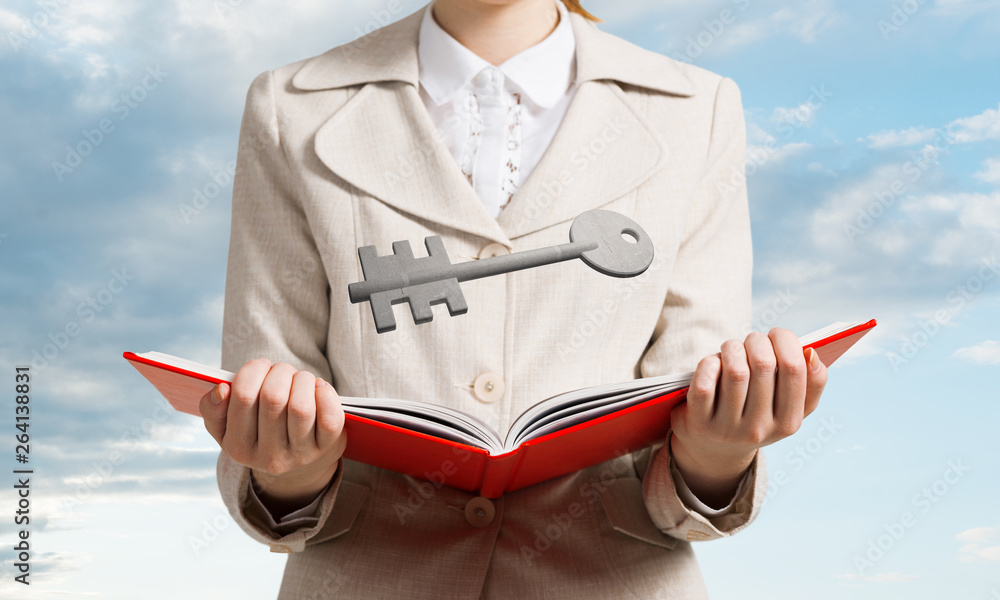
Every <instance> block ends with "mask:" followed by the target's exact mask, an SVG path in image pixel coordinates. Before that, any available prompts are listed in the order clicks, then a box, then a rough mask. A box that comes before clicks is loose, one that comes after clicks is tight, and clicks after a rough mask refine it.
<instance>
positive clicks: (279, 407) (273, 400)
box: [257, 363, 296, 457]
mask: <svg viewBox="0 0 1000 600" xmlns="http://www.w3.org/2000/svg"><path fill="white" fill-rule="evenodd" d="M295 372H296V369H295V367H293V366H292V365H290V364H288V363H276V364H273V365H271V368H270V370H268V372H267V376H266V377H265V378H264V383H263V384H261V386H260V396H259V397H258V405H257V432H258V440H257V451H258V452H259V453H260V454H261V455H262V456H272V457H274V456H279V455H281V454H283V453H284V452H286V451H287V450H288V398H289V395H290V394H291V389H292V376H293V375H295Z"/></svg>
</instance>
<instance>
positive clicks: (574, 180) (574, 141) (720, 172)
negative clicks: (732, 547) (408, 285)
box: [218, 7, 766, 599]
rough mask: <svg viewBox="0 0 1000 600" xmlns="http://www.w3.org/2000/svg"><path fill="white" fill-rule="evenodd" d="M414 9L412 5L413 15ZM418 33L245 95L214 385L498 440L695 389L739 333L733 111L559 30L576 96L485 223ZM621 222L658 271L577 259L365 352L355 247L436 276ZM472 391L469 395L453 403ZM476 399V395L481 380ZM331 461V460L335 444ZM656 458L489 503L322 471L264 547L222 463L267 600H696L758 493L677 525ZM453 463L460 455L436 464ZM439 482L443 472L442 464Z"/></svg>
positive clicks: (338, 55) (387, 476) (743, 308)
mask: <svg viewBox="0 0 1000 600" xmlns="http://www.w3.org/2000/svg"><path fill="white" fill-rule="evenodd" d="M425 8H426V7H425ZM423 10H425V9H421V10H419V11H417V12H416V13H414V14H413V15H410V16H408V17H406V18H404V19H402V20H400V21H398V22H397V23H394V24H392V25H389V26H387V27H384V28H382V29H379V30H377V31H375V32H373V33H371V34H369V35H368V36H366V37H364V38H361V39H359V40H356V41H355V42H353V43H351V44H348V45H346V46H341V47H338V48H334V49H333V50H330V51H329V52H327V53H325V54H323V55H320V56H317V57H314V58H311V59H309V60H305V61H302V62H298V63H295V64H291V65H288V66H285V67H281V68H279V69H276V70H274V71H271V72H267V73H264V74H262V75H261V76H259V77H258V78H257V79H256V80H255V81H254V82H253V85H252V86H251V88H250V91H249V94H248V97H247V105H246V112H245V115H244V119H243V124H242V130H241V133H240V148H239V159H238V168H237V173H236V181H235V188H234V196H233V215H232V234H231V240H230V253H229V266H228V274H227V278H226V298H225V318H224V324H223V328H224V338H223V351H222V366H223V367H224V368H226V369H229V370H234V371H235V370H236V369H238V368H239V367H240V366H241V365H242V364H243V363H244V362H246V361H247V360H250V359H251V358H254V357H258V356H264V357H267V358H269V359H271V360H272V361H276V362H277V361H285V362H289V363H291V364H292V365H294V366H296V367H297V368H300V369H308V370H310V371H312V372H313V373H315V374H316V375H318V376H321V377H324V378H327V380H328V381H331V382H333V384H334V386H335V387H336V389H337V390H338V391H339V392H340V393H341V394H342V395H347V396H370V397H387V398H408V399H416V400H421V401H426V402H433V403H439V404H444V405H448V406H451V407H454V408H459V409H462V410H465V411H467V412H470V413H472V414H473V415H475V416H477V417H479V418H480V419H482V420H484V421H486V422H487V423H489V424H491V425H492V426H494V427H495V428H496V429H497V430H499V431H506V429H507V428H508V427H509V426H510V424H511V423H512V421H513V420H514V418H515V417H517V416H518V415H519V414H520V413H521V412H523V411H524V410H525V409H527V408H528V407H529V406H531V405H532V404H534V403H535V402H537V401H539V400H541V399H544V398H546V397H548V396H551V395H553V394H556V393H558V392H562V391H566V390H569V389H574V388H579V387H583V386H589V385H596V384H599V383H607V382H613V381H622V380H628V379H631V378H635V377H639V376H650V375H659V374H664V373H668V372H676V371H687V370H692V369H693V368H694V367H695V365H696V363H697V362H698V360H699V359H700V358H701V357H703V356H705V355H707V354H711V353H713V352H716V351H717V350H718V348H719V345H720V344H721V343H722V341H724V340H725V339H728V338H734V337H735V338H742V333H743V329H744V327H745V326H746V325H747V324H748V323H749V321H750V273H751V245H750V230H749V218H748V209H747V199H746V192H745V186H744V185H743V182H744V180H743V161H744V152H745V130H744V121H743V113H742V109H741V105H740V96H739V91H738V89H737V87H736V85H735V84H734V83H733V82H732V81H731V80H728V79H724V78H722V77H719V76H718V75H714V74H712V73H709V72H707V71H704V70H702V69H699V68H696V67H692V66H688V65H684V64H681V63H677V62H674V61H672V60H670V59H668V58H666V57H664V56H661V55H659V54H655V53H652V52H648V51H646V50H643V49H641V48H639V47H637V46H634V45H632V44H630V43H628V42H625V41H623V40H621V39H619V38H617V37H614V36H612V35H609V34H606V33H602V32H601V31H599V30H598V29H597V28H596V27H595V26H594V25H593V24H591V23H588V22H587V21H585V20H584V19H582V18H581V17H580V16H578V15H576V14H571V15H570V19H571V20H572V26H573V31H574V34H575V36H576V43H577V50H576V52H577V56H576V58H577V80H578V83H579V88H578V90H577V92H576V96H575V98H574V100H573V102H572V104H571V106H570V107H569V111H568V113H567V115H566V117H565V120H564V122H563V123H562V125H561V127H560V128H559V130H558V132H557V133H556V135H555V138H554V139H553V141H552V143H551V145H550V147H549V148H548V150H547V152H546V154H545V155H544V157H543V158H542V160H541V162H540V163H539V164H538V166H537V168H536V170H535V171H534V172H532V173H531V175H530V177H529V178H528V179H527V180H526V181H525V182H524V184H523V186H522V188H521V189H520V190H519V191H518V192H517V194H516V195H515V196H514V197H513V199H512V200H511V202H510V204H509V205H508V206H507V208H506V209H505V210H504V211H503V213H502V214H501V215H500V217H499V218H494V217H493V216H491V215H490V214H488V213H487V211H486V209H485V207H484V206H483V203H482V202H481V201H480V199H479V198H478V197H477V196H476V194H475V193H474V191H473V189H472V187H471V186H470V185H469V183H468V181H467V180H466V179H465V178H464V177H463V175H462V173H461V171H460V169H459V167H458V166H457V165H456V164H455V161H454V159H453V158H452V156H451V155H450V154H449V153H448V150H447V148H446V147H445V146H444V145H443V144H442V143H441V142H440V141H439V139H438V138H437V136H436V133H435V128H434V126H433V124H432V122H431V120H430V118H429V116H428V114H427V112H426V111H425V109H424V106H423V104H422V103H421V100H420V97H419V95H418V79H417V52H416V50H417V33H418V28H419V24H420V19H421V16H422V13H423ZM598 207H600V208H604V209H609V210H614V211H618V212H621V213H623V214H625V215H628V216H629V217H631V218H632V219H634V220H635V221H636V222H638V223H639V224H640V225H641V226H642V227H643V228H644V229H645V230H646V232H647V233H648V234H649V235H650V236H651V238H652V240H653V243H654V246H655V252H656V258H655V260H654V262H653V265H652V267H650V269H649V270H648V271H647V272H646V273H644V274H643V275H641V276H639V277H636V278H634V279H615V278H611V277H606V276H604V275H601V274H599V273H597V272H596V271H594V270H592V269H590V268H589V267H587V266H586V265H584V264H583V263H582V262H580V261H574V262H570V263H561V264H558V265H550V266H545V267H540V268H535V269H530V270H526V271H521V272H517V273H512V274H509V275H504V276H498V277H491V278H487V279H482V280H478V281H473V282H468V283H464V284H462V289H463V291H464V294H465V297H466V300H467V302H468V306H469V310H468V313H467V314H466V315H463V316H457V317H451V316H448V315H447V311H446V310H445V307H444V306H437V307H435V317H434V320H433V322H432V323H430V324H426V325H420V326H416V325H414V324H413V322H412V319H411V318H410V316H409V314H408V310H407V309H406V308H405V307H397V312H396V320H397V323H398V328H397V330H396V331H395V332H392V333H387V334H382V335H378V334H376V333H375V328H374V323H373V320H372V316H371V312H370V308H369V306H368V305H367V304H358V305H353V304H351V303H350V302H349V299H348V293H347V286H348V284H349V283H351V282H354V281H360V280H361V279H362V278H363V277H362V274H361V269H360V265H359V262H358V255H357V248H358V247H359V246H368V245H375V246H376V247H377V248H378V251H379V253H380V254H387V253H389V252H391V245H392V242H394V241H397V240H409V241H410V243H411V244H412V246H413V247H414V250H415V252H416V253H417V255H418V256H419V255H421V253H422V252H423V244H422V241H423V238H424V237H425V236H431V235H440V236H441V237H442V238H443V241H444V245H445V247H446V248H447V250H448V253H449V255H450V257H451V260H452V261H453V262H459V261H468V260H477V259H478V258H480V257H483V256H486V255H491V254H494V253H496V252H516V251H520V250H527V249H531V248H538V247H542V246H549V245H553V244H560V243H565V242H567V241H569V237H568V235H569V227H570V223H571V222H572V220H573V218H574V217H575V216H576V215H578V214H579V213H581V212H583V211H585V210H588V209H593V208H598ZM484 374H485V375H486V377H485V379H491V380H493V381H494V382H495V385H494V386H493V391H492V392H489V393H486V392H484V389H483V387H482V386H481V387H480V388H479V389H478V390H477V389H476V388H475V386H474V383H475V381H476V380H477V378H480V376H483V375H484ZM485 379H481V380H480V381H481V382H482V381H484V380H485ZM347 443H348V444H350V443H351V442H350V439H348V442H347ZM660 446H661V445H658V446H656V447H654V448H651V449H647V450H645V451H643V452H639V453H636V454H634V455H630V454H624V455H622V456H620V457H619V458H617V459H615V460H612V461H609V462H607V463H604V464H601V465H597V466H595V467H593V468H589V469H585V470H583V471H581V472H578V473H575V474H573V475H568V476H565V477H562V478H559V479H556V480H553V481H549V482H547V483H542V484H539V485H536V486H533V487H530V488H527V489H524V490H521V491H518V492H515V493H511V494H507V495H505V496H504V497H502V498H500V499H497V500H495V501H492V502H488V501H485V500H483V499H476V498H475V497H474V496H475V495H474V494H469V493H466V492H461V491H458V490H455V489H451V488H447V487H439V486H436V485H434V484H433V483H428V482H424V481H422V480H419V479H413V478H410V477H406V476H402V475H399V474H396V473H393V472H388V471H384V470H380V469H376V468H373V467H369V466H366V465H362V464H358V463H354V462H353V461H345V462H343V463H342V465H341V468H340V469H339V471H338V475H337V477H336V478H335V480H334V481H333V482H332V484H331V486H330V487H329V489H328V490H327V491H326V492H325V493H324V495H323V497H322V501H321V504H320V508H319V510H318V518H317V517H315V516H314V517H312V518H309V517H303V518H300V519H297V520H293V521H292V522H291V523H289V524H285V525H281V526H278V527H271V526H269V525H268V523H267V518H266V515H265V514H262V510H261V507H260V506H259V505H258V504H256V503H254V502H252V501H250V496H249V495H248V493H249V490H250V479H249V470H248V469H246V468H245V467H242V466H241V465H239V464H236V463H234V462H233V461H232V460H230V459H229V458H228V457H227V456H225V455H224V454H223V455H221V456H220V457H219V463H218V476H219V486H220V489H221V492H222V496H223V498H224V500H225V502H226V504H227V506H228V507H229V510H230V511H231V513H232V515H233V517H234V518H235V519H236V520H237V522H238V523H239V524H240V526H241V527H242V528H243V529H244V530H246V531H247V533H249V534H250V535H251V536H252V537H253V538H255V539H257V540H259V541H261V542H263V543H265V544H267V545H268V546H269V547H270V548H271V550H273V551H278V552H288V553H289V555H288V562H287V566H286V569H285V575H284V579H283V581H282V585H281V594H280V598H283V599H284V598H287V599H292V598H295V599H300V598H309V599H312V598H399V597H407V598H519V599H520V598H550V599H551V598H574V599H575V598H701V597H704V596H705V588H704V584H703V582H702V579H701V575H700V572H699V569H698V566H697V562H696V560H695V557H694V554H693V552H692V549H691V544H690V543H689V540H695V541H702V540H709V539H713V538H718V537H723V536H728V535H731V534H733V533H735V532H736V531H738V530H740V529H742V528H743V527H745V526H746V525H747V524H748V523H749V522H750V521H751V520H752V519H753V518H754V516H755V515H756V513H757V511H758V510H759V508H760V505H761V502H762V500H763V497H764V493H765V491H766V475H765V469H764V466H763V460H762V459H761V458H760V457H758V459H757V460H756V461H755V463H754V466H753V471H752V477H751V479H750V484H749V485H747V486H746V487H745V488H744V490H743V492H742V493H741V494H740V496H739V498H738V499H737V501H736V505H735V509H734V510H733V511H732V512H731V513H730V514H728V515H726V516H723V517H718V518H711V519H707V518H705V517H703V516H701V515H699V514H698V513H695V512H692V511H691V510H689V509H688V508H687V507H686V506H685V505H684V503H683V502H682V501H681V500H680V499H679V498H678V496H677V493H676V491H675V487H674V485H675V484H674V476H675V474H673V473H672V460H671V458H670V456H669V453H668V452H667V451H660V450H659V448H660ZM456 460H461V456H456ZM442 468H447V465H442Z"/></svg>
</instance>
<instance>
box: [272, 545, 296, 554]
mask: <svg viewBox="0 0 1000 600" xmlns="http://www.w3.org/2000/svg"><path fill="white" fill-rule="evenodd" d="M268 545H269V546H270V547H271V552H277V553H279V554H290V553H291V552H292V549H291V548H289V547H288V546H286V545H284V544H268Z"/></svg>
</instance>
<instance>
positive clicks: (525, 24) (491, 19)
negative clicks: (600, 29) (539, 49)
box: [433, 0, 559, 65]
mask: <svg viewBox="0 0 1000 600" xmlns="http://www.w3.org/2000/svg"><path fill="white" fill-rule="evenodd" d="M555 1H558V0H555ZM433 8H434V13H433V16H434V20H435V21H437V23H438V25H440V26H441V29H444V30H445V31H447V32H448V34H449V35H450V36H451V37H453V38H455V39H456V40H458V42H459V43H460V44H462V45H463V46H465V47H466V48H468V49H469V50H472V51H473V52H474V53H476V55H478V56H479V57H481V58H482V59H483V60H485V61H486V62H488V63H490V64H491V65H499V64H502V63H504V62H506V61H507V59H509V58H511V57H513V56H516V55H517V54H519V53H520V52H522V51H523V50H527V49H528V48H530V47H532V46H534V45H535V44H537V43H538V42H540V41H542V40H544V39H545V38H546V37H548V35H549V34H550V33H552V31H553V30H554V29H555V28H556V25H558V24H559V10H558V9H557V8H556V6H555V2H554V0H511V1H509V2H504V3H498V4H492V3H489V2H485V1H482V0H437V1H436V2H435V3H434V7H433Z"/></svg>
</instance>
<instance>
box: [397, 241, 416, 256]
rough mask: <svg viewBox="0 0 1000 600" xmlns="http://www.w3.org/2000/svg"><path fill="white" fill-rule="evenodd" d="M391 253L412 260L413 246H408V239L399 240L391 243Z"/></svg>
mask: <svg viewBox="0 0 1000 600" xmlns="http://www.w3.org/2000/svg"><path fill="white" fill-rule="evenodd" d="M392 253H393V254H395V255H396V256H401V257H405V258H407V259H409V260H414V258H413V248H410V242H409V240H401V241H398V242H393V243H392Z"/></svg>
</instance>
